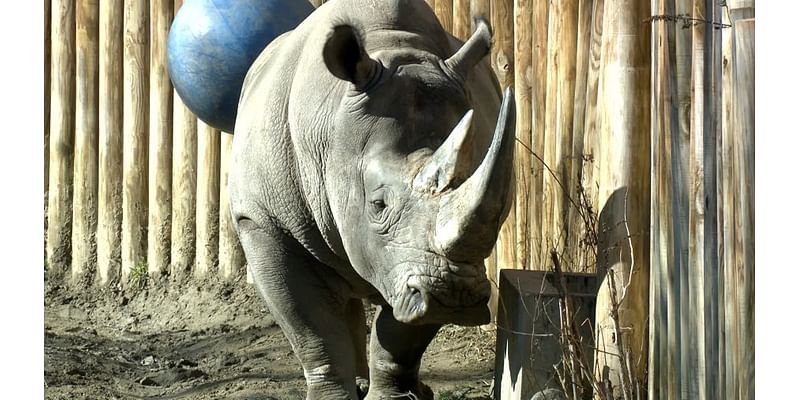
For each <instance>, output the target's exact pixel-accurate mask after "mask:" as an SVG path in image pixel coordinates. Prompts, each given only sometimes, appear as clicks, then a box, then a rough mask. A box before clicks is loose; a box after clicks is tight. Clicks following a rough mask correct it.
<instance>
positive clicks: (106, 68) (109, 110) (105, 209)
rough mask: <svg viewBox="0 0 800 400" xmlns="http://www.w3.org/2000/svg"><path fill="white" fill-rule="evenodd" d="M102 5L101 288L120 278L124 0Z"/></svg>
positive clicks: (98, 270)
mask: <svg viewBox="0 0 800 400" xmlns="http://www.w3.org/2000/svg"><path fill="white" fill-rule="evenodd" d="M99 5H100V94H99V98H100V105H99V114H100V115H99V121H100V122H99V123H100V139H99V147H100V148H99V166H98V169H99V183H98V196H97V202H98V215H97V272H98V278H99V281H100V284H101V285H104V284H107V283H108V282H111V281H114V280H116V279H119V274H120V263H121V261H122V260H121V257H122V252H121V249H122V248H121V245H122V231H121V229H122V86H123V84H122V14H123V0H104V1H100V2H99Z"/></svg>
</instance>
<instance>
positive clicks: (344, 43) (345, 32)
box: [322, 25, 381, 90]
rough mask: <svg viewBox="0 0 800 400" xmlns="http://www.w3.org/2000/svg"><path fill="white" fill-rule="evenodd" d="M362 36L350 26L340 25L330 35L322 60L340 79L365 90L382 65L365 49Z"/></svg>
mask: <svg viewBox="0 0 800 400" xmlns="http://www.w3.org/2000/svg"><path fill="white" fill-rule="evenodd" d="M363 43H364V40H363V38H362V36H361V34H360V33H359V32H358V31H357V30H356V29H355V28H353V27H352V26H350V25H338V26H335V27H334V28H333V30H332V31H331V32H330V33H329V34H328V38H327V40H326V41H325V47H324V48H323V50H322V58H323V60H324V61H325V66H326V67H328V70H329V71H331V73H332V74H333V75H334V76H336V77H337V78H339V79H342V80H345V81H349V82H352V83H353V84H354V85H355V86H356V88H357V89H359V90H363V89H364V88H366V86H368V85H369V83H370V82H371V81H372V78H373V77H374V76H376V75H377V72H378V70H379V69H380V68H381V65H380V63H378V62H377V61H375V60H373V59H371V58H370V57H369V55H367V51H366V50H365V49H364V45H363Z"/></svg>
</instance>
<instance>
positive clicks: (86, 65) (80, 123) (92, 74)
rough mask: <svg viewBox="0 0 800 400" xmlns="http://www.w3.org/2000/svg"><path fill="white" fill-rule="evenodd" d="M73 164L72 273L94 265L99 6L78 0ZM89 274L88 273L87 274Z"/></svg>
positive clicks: (90, 270) (75, 274)
mask: <svg viewBox="0 0 800 400" xmlns="http://www.w3.org/2000/svg"><path fill="white" fill-rule="evenodd" d="M75 14H76V26H75V42H76V46H77V48H76V54H75V67H76V68H75V70H76V78H75V81H76V88H75V94H76V97H77V98H76V104H75V106H76V107H75V108H76V109H75V165H74V167H73V168H74V174H73V182H74V185H75V186H74V196H73V202H72V212H73V216H72V277H73V279H78V278H81V277H82V276H83V274H84V273H86V274H89V275H91V274H93V273H94V270H95V267H96V265H97V242H96V241H95V240H96V236H95V234H96V232H97V193H98V187H97V185H98V182H97V179H98V177H97V174H98V164H97V157H98V154H97V141H98V123H99V122H98V90H99V89H98V80H99V72H98V70H99V55H100V54H99V53H100V51H99V34H100V32H99V27H98V19H99V9H98V4H97V0H78V2H77V7H76V10H75ZM87 277H88V276H87Z"/></svg>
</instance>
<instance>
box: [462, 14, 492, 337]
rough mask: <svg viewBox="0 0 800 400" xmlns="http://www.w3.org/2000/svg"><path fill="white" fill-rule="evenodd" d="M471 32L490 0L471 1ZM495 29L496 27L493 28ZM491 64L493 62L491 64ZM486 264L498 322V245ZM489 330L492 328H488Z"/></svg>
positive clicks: (487, 16)
mask: <svg viewBox="0 0 800 400" xmlns="http://www.w3.org/2000/svg"><path fill="white" fill-rule="evenodd" d="M469 12H470V23H471V25H470V32H473V31H475V25H474V23H475V20H476V18H479V17H480V18H485V19H486V20H487V21H489V20H490V18H491V2H490V0H470V4H469ZM492 28H494V26H492ZM490 64H491V62H490ZM485 263H486V277H487V278H488V279H489V281H490V282H491V283H492V291H491V298H490V300H489V310H490V311H491V312H492V320H493V321H496V317H497V300H498V293H497V291H498V280H497V245H495V247H494V248H493V249H492V253H491V254H490V255H489V257H487V258H486V260H485ZM486 328H487V329H489V328H491V326H487V327H486Z"/></svg>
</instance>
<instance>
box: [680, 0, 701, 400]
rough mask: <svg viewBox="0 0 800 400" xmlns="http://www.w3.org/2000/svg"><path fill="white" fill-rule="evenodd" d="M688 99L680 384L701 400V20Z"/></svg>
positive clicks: (697, 12)
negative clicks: (684, 372) (685, 342)
mask: <svg viewBox="0 0 800 400" xmlns="http://www.w3.org/2000/svg"><path fill="white" fill-rule="evenodd" d="M692 3H693V4H692V12H693V14H692V16H693V17H694V18H704V16H705V5H704V4H703V3H704V0H693V1H692ZM691 34H692V42H691V46H692V48H691V91H690V96H691V100H690V101H691V102H690V107H691V109H690V117H689V176H688V178H689V179H690V181H689V182H688V184H689V204H688V205H689V219H688V223H689V236H688V239H689V240H688V250H689V252H688V263H687V264H686V265H687V267H688V270H687V271H686V272H687V274H688V283H689V291H688V293H686V294H685V295H686V297H688V298H689V309H688V310H686V311H687V312H686V313H684V314H682V316H683V317H684V318H682V319H681V323H682V324H685V325H687V326H688V327H689V328H688V330H689V336H688V337H687V339H689V347H688V354H687V355H688V357H687V358H686V359H685V360H684V362H685V364H684V366H685V367H686V368H687V369H688V374H689V379H690V380H688V381H685V382H684V384H683V386H684V390H685V392H684V393H686V395H687V396H689V397H690V398H693V399H700V400H703V399H705V398H706V393H705V387H704V385H705V380H706V370H705V314H704V311H705V307H704V300H705V298H706V293H705V289H706V288H705V285H704V284H703V283H704V273H705V268H707V266H706V265H705V263H704V258H705V257H704V251H703V250H704V241H705V238H704V233H705V227H704V224H705V212H704V211H705V210H704V208H705V196H706V191H705V187H704V179H703V177H704V176H705V172H706V171H705V168H704V163H703V150H704V149H703V142H704V136H705V134H706V131H705V129H704V126H703V117H704V113H705V109H704V101H703V95H704V92H705V86H704V83H705V79H704V67H705V59H704V57H703V55H704V53H705V37H704V35H705V29H704V24H696V25H694V26H693V27H692V29H691Z"/></svg>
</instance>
